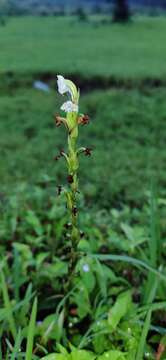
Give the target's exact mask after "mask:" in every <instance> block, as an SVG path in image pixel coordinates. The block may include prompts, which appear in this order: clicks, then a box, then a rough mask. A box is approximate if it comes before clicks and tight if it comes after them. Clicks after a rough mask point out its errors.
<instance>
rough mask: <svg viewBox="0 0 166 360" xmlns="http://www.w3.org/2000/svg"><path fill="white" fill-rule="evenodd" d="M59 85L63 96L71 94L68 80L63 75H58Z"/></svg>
mask: <svg viewBox="0 0 166 360" xmlns="http://www.w3.org/2000/svg"><path fill="white" fill-rule="evenodd" d="M57 78H58V80H57V84H58V91H59V93H60V94H61V95H63V94H65V93H67V92H69V93H70V89H69V87H68V86H67V84H66V80H65V78H64V77H63V76H62V75H57Z"/></svg>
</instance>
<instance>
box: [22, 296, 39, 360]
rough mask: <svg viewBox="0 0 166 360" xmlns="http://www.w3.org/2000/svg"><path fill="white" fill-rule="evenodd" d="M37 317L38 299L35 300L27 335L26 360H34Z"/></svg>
mask: <svg viewBox="0 0 166 360" xmlns="http://www.w3.org/2000/svg"><path fill="white" fill-rule="evenodd" d="M36 316H37V298H35V300H34V303H33V307H32V312H31V317H30V321H29V326H28V335H27V346H26V357H25V360H32V352H33V342H34V336H35V325H36Z"/></svg>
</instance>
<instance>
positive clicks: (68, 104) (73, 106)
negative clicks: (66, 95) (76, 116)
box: [61, 101, 78, 112]
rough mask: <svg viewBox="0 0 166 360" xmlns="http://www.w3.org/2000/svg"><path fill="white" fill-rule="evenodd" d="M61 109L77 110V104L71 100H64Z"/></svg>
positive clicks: (67, 110) (66, 110)
mask: <svg viewBox="0 0 166 360" xmlns="http://www.w3.org/2000/svg"><path fill="white" fill-rule="evenodd" d="M61 110H63V111H65V112H78V105H76V104H74V103H73V102H72V101H66V102H65V103H64V104H63V105H62V106H61Z"/></svg>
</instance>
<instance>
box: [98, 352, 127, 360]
mask: <svg viewBox="0 0 166 360" xmlns="http://www.w3.org/2000/svg"><path fill="white" fill-rule="evenodd" d="M97 360H126V357H125V356H124V354H123V353H122V352H121V351H117V350H111V351H107V352H105V353H104V354H103V355H102V356H99V358H98V359H97Z"/></svg>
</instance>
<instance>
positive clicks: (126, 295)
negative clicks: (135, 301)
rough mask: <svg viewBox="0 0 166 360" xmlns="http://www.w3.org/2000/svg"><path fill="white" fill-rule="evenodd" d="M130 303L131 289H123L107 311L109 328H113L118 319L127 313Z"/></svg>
mask: <svg viewBox="0 0 166 360" xmlns="http://www.w3.org/2000/svg"><path fill="white" fill-rule="evenodd" d="M131 305H132V298H131V291H130V290H128V291H125V292H123V293H122V294H120V295H119V296H118V298H117V300H116V302H115V304H114V305H113V307H112V308H111V310H110V311H109V314H108V324H109V326H110V328H111V330H112V331H113V330H115V329H116V327H117V325H118V324H119V322H120V320H121V319H122V318H123V317H124V316H125V315H126V314H127V312H128V310H129V309H130V307H131Z"/></svg>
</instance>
